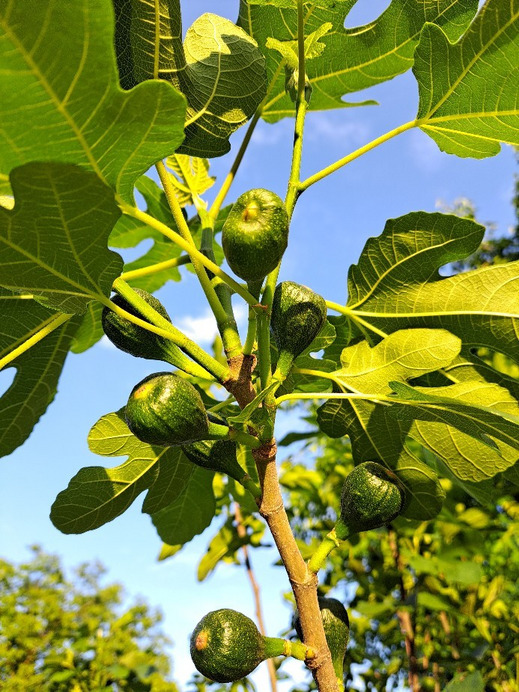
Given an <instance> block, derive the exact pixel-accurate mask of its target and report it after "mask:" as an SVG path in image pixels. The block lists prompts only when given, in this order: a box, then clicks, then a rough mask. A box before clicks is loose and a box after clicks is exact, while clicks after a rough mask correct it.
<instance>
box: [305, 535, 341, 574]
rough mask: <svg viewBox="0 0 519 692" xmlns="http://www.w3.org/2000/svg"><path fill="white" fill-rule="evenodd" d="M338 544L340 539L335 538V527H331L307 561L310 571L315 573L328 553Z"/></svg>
mask: <svg viewBox="0 0 519 692" xmlns="http://www.w3.org/2000/svg"><path fill="white" fill-rule="evenodd" d="M339 545H340V541H339V539H338V538H337V533H336V531H335V528H333V529H332V530H331V531H330V533H328V534H326V536H325V537H324V538H323V540H322V541H321V543H320V545H319V546H318V548H317V550H316V551H315V553H314V554H313V555H312V557H311V558H310V560H309V561H308V569H309V570H310V572H313V573H314V574H317V572H318V571H319V570H320V569H321V567H322V566H323V565H324V563H325V561H326V558H327V557H328V555H329V554H330V553H331V552H332V550H335V548H337V547H338V546H339Z"/></svg>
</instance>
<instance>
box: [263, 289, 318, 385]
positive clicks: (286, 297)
mask: <svg viewBox="0 0 519 692" xmlns="http://www.w3.org/2000/svg"><path fill="white" fill-rule="evenodd" d="M325 322H326V301H325V300H324V298H323V297H322V296H320V295H319V294H317V293H314V291H312V290H311V289H310V288H308V287H307V286H302V285H301V284H296V283H294V282H293V281H282V282H281V283H280V284H278V285H277V286H276V290H275V291H274V299H273V301H272V319H271V322H270V325H271V328H272V332H273V333H274V339H275V341H276V345H277V347H278V351H279V357H278V365H277V368H278V370H279V371H280V372H281V374H282V375H284V376H286V375H287V374H288V370H289V369H290V366H291V365H292V361H293V360H294V359H295V358H297V356H299V355H300V354H301V353H302V352H303V351H304V350H305V348H308V346H310V344H311V343H312V341H313V340H314V339H315V337H316V336H317V335H318V334H319V332H320V331H321V329H322V327H323V326H324V323H325Z"/></svg>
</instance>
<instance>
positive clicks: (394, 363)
mask: <svg viewBox="0 0 519 692" xmlns="http://www.w3.org/2000/svg"><path fill="white" fill-rule="evenodd" d="M459 349H460V340H459V339H458V338H457V337H455V336H454V335H452V334H449V333H448V332H445V331H443V330H432V329H431V330H427V329H410V330H403V331H398V332H395V333H394V334H391V335H389V336H388V337H387V338H386V339H384V340H383V341H382V342H380V343H379V344H378V345H376V346H374V347H373V348H371V347H370V346H369V345H368V344H367V342H366V341H361V342H359V343H357V344H355V345H352V346H349V347H348V348H346V349H344V350H343V352H342V356H341V361H342V364H343V367H342V368H341V369H340V370H337V371H335V372H334V373H333V375H334V380H335V384H336V387H337V388H338V389H340V390H342V391H345V392H352V393H360V394H368V395H370V397H372V400H371V401H370V400H365V399H350V400H344V399H342V400H337V399H331V400H329V401H327V402H326V403H325V404H323V405H322V406H321V407H320V408H319V409H318V411H317V420H318V423H319V427H320V428H321V430H322V431H323V432H325V433H326V434H327V435H329V436H330V437H342V436H343V435H346V434H347V435H349V437H350V440H351V444H352V453H353V457H354V459H355V461H356V463H360V462H363V461H369V460H373V461H374V460H379V461H381V462H382V463H385V464H387V465H388V466H389V467H390V468H392V469H393V470H394V471H395V472H396V473H397V474H398V476H399V478H400V479H401V480H402V482H403V483H404V485H405V488H406V495H407V502H406V507H405V516H408V517H410V518H417V519H422V520H423V519H426V518H430V517H432V516H435V515H436V514H437V512H438V511H439V509H440V507H441V503H442V502H443V497H444V494H443V491H442V489H441V487H440V486H439V483H438V479H437V476H436V474H435V473H434V472H433V471H432V470H431V469H428V468H427V466H426V465H425V464H424V463H423V462H421V461H420V460H419V459H418V458H417V457H416V456H415V455H414V454H413V453H412V452H411V451H410V449H409V448H408V447H407V445H406V437H407V433H408V430H409V427H410V423H409V422H407V421H406V423H405V424H404V425H402V424H401V422H400V420H399V419H397V418H396V417H395V416H390V413H389V412H390V410H391V407H390V406H384V405H381V404H377V403H374V402H373V400H375V401H376V397H377V394H378V395H379V396H380V395H382V396H383V397H385V396H387V395H388V394H389V393H390V392H391V387H390V386H389V381H390V380H392V379H393V378H397V379H398V380H399V381H404V380H406V379H414V378H416V377H417V376H419V375H421V374H423V373H425V372H433V371H434V370H438V369H439V368H442V367H444V366H445V365H448V364H449V362H451V361H452V360H453V359H454V358H455V357H456V355H457V354H458V353H459Z"/></svg>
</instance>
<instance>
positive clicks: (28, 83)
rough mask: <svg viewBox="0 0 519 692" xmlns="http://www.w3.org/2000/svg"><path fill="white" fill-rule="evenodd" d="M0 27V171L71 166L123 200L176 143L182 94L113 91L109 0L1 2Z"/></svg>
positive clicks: (152, 86)
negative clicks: (44, 163)
mask: <svg viewBox="0 0 519 692" xmlns="http://www.w3.org/2000/svg"><path fill="white" fill-rule="evenodd" d="M0 32H1V33H0V65H1V69H0V92H1V93H2V100H1V101H0V118H1V120H2V130H1V132H0V171H1V172H2V173H9V172H10V171H11V169H12V168H14V167H15V166H20V165H22V164H24V163H27V162H29V161H41V160H50V161H61V162H70V163H75V164H79V165H81V166H85V167H87V168H89V169H90V170H91V171H94V172H95V173H96V174H97V175H98V176H99V178H101V180H103V181H105V182H106V183H107V184H109V185H110V186H112V187H113V188H115V189H116V190H117V191H118V192H119V193H120V194H121V195H122V196H123V197H124V198H125V199H126V200H128V201H131V198H132V193H133V184H134V182H135V180H136V179H137V178H138V177H139V176H140V175H142V174H143V173H144V172H145V171H146V170H148V168H149V167H150V166H152V165H153V164H154V163H155V162H156V161H157V160H159V159H161V158H163V157H165V156H167V155H169V154H172V153H173V152H174V151H175V150H176V149H177V147H178V146H179V144H180V143H181V141H182V139H183V136H184V135H183V125H184V116H185V99H184V97H183V96H182V95H181V94H180V93H178V92H177V91H176V90H175V89H174V88H173V87H172V86H171V85H170V84H166V83H165V82H158V81H156V82H148V83H146V84H139V85H138V86H137V87H135V88H134V89H132V90H131V91H130V92H123V91H122V90H121V88H120V86H119V80H118V74H117V66H116V60H115V55H114V45H113V44H114V16H113V8H112V3H111V2H110V0H77V1H76V2H73V3H71V2H68V1H67V0H49V2H36V3H35V2H33V0H17V1H16V2H7V3H5V2H4V3H2V4H1V6H0ZM29 115H30V121H29V122H30V127H27V122H28V121H27V118H28V117H29Z"/></svg>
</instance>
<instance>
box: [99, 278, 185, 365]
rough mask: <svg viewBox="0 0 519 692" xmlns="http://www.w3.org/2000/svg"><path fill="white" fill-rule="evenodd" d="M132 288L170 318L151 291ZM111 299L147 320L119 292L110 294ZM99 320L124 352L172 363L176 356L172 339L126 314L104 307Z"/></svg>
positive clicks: (107, 334)
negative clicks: (118, 313)
mask: <svg viewBox="0 0 519 692" xmlns="http://www.w3.org/2000/svg"><path fill="white" fill-rule="evenodd" d="M133 290H134V291H135V293H137V295H138V296H140V297H141V298H142V299H143V300H145V301H146V302H147V303H148V305H149V306H150V307H152V308H153V309H154V310H156V311H157V312H158V313H159V315H161V317H164V319H166V320H168V322H171V319H170V317H169V315H168V313H167V312H166V308H165V307H164V306H163V305H162V303H161V302H160V300H158V299H157V298H155V296H153V295H152V294H151V293H148V292H147V291H143V290H142V289H141V288H134V289H133ZM112 303H115V305H118V306H119V307H120V308H122V309H123V310H126V312H129V313H131V314H132V315H135V317H139V318H140V319H142V320H144V321H146V322H147V321H148V320H146V318H145V317H143V315H141V313H140V312H139V311H138V310H136V309H135V308H134V307H133V305H130V303H129V302H128V301H127V300H126V299H125V298H123V297H122V296H120V295H115V296H113V298H112ZM101 322H102V325H103V331H104V333H105V334H106V336H107V337H108V338H109V339H110V341H111V342H112V343H113V344H114V345H115V346H117V348H119V349H121V351H125V353H130V354H131V355H132V356H137V357H139V358H149V359H152V360H163V361H165V362H167V363H172V364H173V365H175V363H173V360H175V355H176V354H177V352H180V349H179V348H178V346H176V345H175V344H174V343H172V342H171V340H169V339H165V338H164V337H162V336H159V335H158V334H154V333H153V332H149V331H147V330H146V329H144V328H143V327H139V326H138V325H137V324H134V323H133V322H130V320H128V319H126V318H125V317H120V316H119V315H117V314H116V313H115V312H113V310H110V308H107V307H105V308H104V309H103V313H102V316H101Z"/></svg>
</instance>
